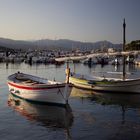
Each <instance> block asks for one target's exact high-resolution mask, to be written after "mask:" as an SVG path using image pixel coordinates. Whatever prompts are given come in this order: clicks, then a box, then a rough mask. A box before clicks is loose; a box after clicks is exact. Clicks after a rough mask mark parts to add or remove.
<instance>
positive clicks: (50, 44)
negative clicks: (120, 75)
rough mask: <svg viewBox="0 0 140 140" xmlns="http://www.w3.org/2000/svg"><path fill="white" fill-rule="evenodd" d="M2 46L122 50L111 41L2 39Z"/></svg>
mask: <svg viewBox="0 0 140 140" xmlns="http://www.w3.org/2000/svg"><path fill="white" fill-rule="evenodd" d="M0 46H5V47H7V48H12V49H23V50H27V49H29V48H30V49H40V50H42V49H49V50H56V49H60V50H75V49H80V50H93V49H101V48H110V47H112V48H115V49H117V50H119V49H121V46H122V45H121V44H113V43H111V42H109V41H98V42H94V43H91V42H80V41H73V40H68V39H59V40H49V39H43V40H35V41H23V40H12V39H6V38H0Z"/></svg>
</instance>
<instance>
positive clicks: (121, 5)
mask: <svg viewBox="0 0 140 140" xmlns="http://www.w3.org/2000/svg"><path fill="white" fill-rule="evenodd" d="M123 18H125V19H126V42H127V43H128V42H130V41H132V40H137V39H140V0H0V37H5V38H11V39H17V40H20V39H21V40H32V39H33V40H34V39H45V38H49V39H72V40H78V41H87V42H88V41H90V42H95V41H101V40H108V41H111V42H113V43H122V24H123Z"/></svg>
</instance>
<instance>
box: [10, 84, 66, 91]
mask: <svg viewBox="0 0 140 140" xmlns="http://www.w3.org/2000/svg"><path fill="white" fill-rule="evenodd" d="M8 85H10V86H13V87H16V88H20V89H26V90H47V89H53V88H63V87H65V84H63V85H57V86H53V87H28V86H21V85H17V84H14V83H10V82H8Z"/></svg>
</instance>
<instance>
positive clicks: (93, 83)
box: [69, 74, 140, 93]
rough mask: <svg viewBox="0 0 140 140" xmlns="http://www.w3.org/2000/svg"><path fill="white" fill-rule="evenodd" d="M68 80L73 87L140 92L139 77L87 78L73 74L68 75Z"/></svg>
mask: <svg viewBox="0 0 140 140" xmlns="http://www.w3.org/2000/svg"><path fill="white" fill-rule="evenodd" d="M69 81H70V83H72V84H73V85H74V86H75V87H78V88H82V89H89V90H93V91H105V92H121V93H140V78H138V79H125V80H123V79H121V78H120V79H119V78H105V77H93V78H89V77H86V76H85V75H80V74H73V75H72V76H70V77H69Z"/></svg>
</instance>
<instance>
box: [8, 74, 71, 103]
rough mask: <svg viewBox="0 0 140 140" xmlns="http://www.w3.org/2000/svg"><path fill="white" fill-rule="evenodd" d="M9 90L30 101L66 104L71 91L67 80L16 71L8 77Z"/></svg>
mask: <svg viewBox="0 0 140 140" xmlns="http://www.w3.org/2000/svg"><path fill="white" fill-rule="evenodd" d="M8 86H9V91H10V92H11V93H12V94H13V95H14V96H17V97H19V98H23V99H25V100H27V101H31V102H41V103H47V104H58V105H66V104H67V103H68V98H69V96H70V93H71V84H69V83H68V81H67V82H66V83H65V82H64V83H63V82H56V81H50V80H48V79H44V78H40V77H37V76H33V75H29V74H24V73H20V72H17V73H15V74H12V75H10V76H9V77H8Z"/></svg>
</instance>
